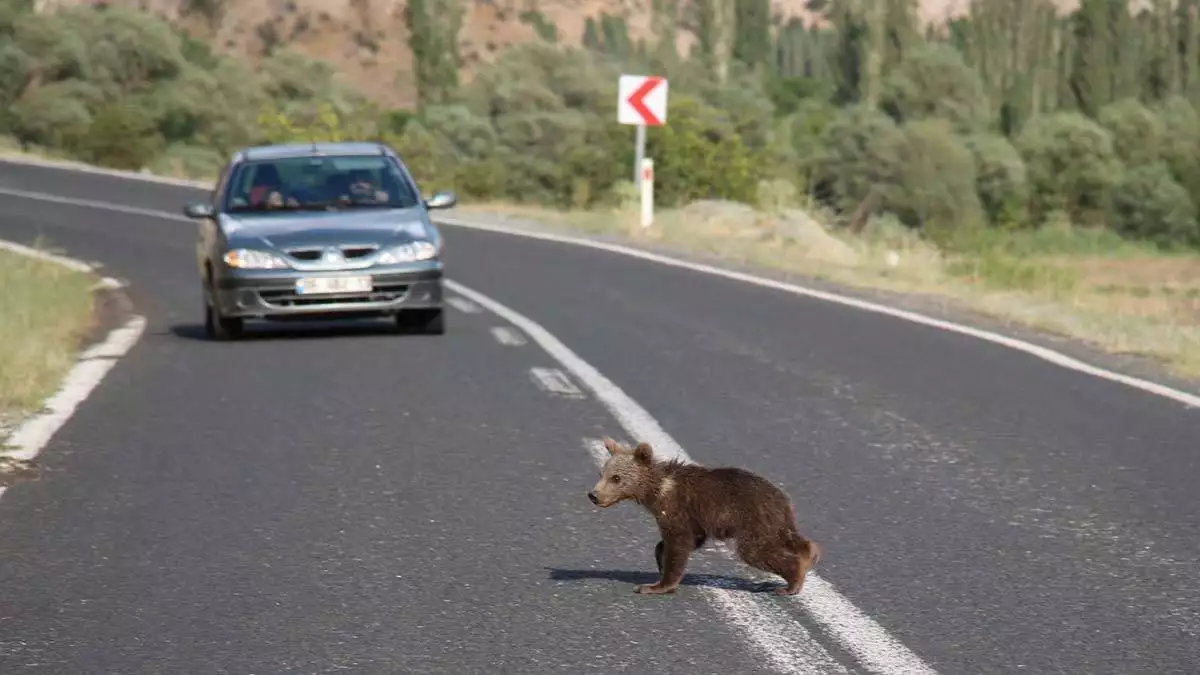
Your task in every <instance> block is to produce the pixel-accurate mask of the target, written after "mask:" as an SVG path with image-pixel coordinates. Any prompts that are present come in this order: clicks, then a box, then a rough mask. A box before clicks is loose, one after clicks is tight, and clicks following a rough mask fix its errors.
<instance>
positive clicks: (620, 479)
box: [587, 438, 654, 507]
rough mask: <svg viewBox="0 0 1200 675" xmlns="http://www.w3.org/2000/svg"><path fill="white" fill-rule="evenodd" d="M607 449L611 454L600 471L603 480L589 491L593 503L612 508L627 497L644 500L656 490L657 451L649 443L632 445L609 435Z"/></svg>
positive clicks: (589, 497) (605, 443)
mask: <svg viewBox="0 0 1200 675" xmlns="http://www.w3.org/2000/svg"><path fill="white" fill-rule="evenodd" d="M604 448H605V449H606V450H608V453H609V455H611V456H610V457H609V458H608V461H607V462H605V463H604V468H602V469H601V470H600V481H599V482H597V483H596V486H595V487H593V488H592V490H591V491H590V492H588V495H587V496H588V499H590V500H592V503H593V504H595V505H596V506H600V507H609V506H612V505H613V504H616V503H617V502H620V501H622V500H625V499H632V500H634V501H641V500H642V496H643V495H647V494H650V493H652V492H653V491H654V485H653V482H654V451H653V450H651V449H650V444H649V443H638V444H637V446H636V447H633V448H629V447H626V446H624V445H621V444H620V443H618V442H616V441H614V440H613V439H611V438H606V439H604Z"/></svg>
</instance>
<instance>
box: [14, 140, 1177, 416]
mask: <svg viewBox="0 0 1200 675" xmlns="http://www.w3.org/2000/svg"><path fill="white" fill-rule="evenodd" d="M6 159H7V161H8V162H9V163H12V164H30V165H34V166H50V167H54V168H58V169H62V170H64V171H79V172H80V173H96V174H101V175H106V176H113V177H115V178H125V179H129V180H138V181H143V182H147V183H158V184H162V185H186V186H188V187H196V188H202V189H209V188H211V187H212V186H211V184H210V183H205V182H195V183H193V182H188V181H177V180H172V179H167V178H161V177H158V176H146V175H142V174H135V173H122V172H119V171H109V170H92V169H90V168H89V169H79V168H76V167H74V166H71V165H57V164H54V163H50V162H28V161H25V159H24V158H0V163H3V162H4V161H5V160H6ZM0 194H4V195H9V196H13V197H22V198H25V199H38V200H42V201H48V202H57V203H61V204H75V205H79V206H88V207H91V208H97V209H107V210H110V211H116V212H119V213H133V214H138V215H149V216H155V217H159V218H166V219H168V220H176V221H186V222H190V221H188V219H187V218H185V217H184V216H182V215H176V214H174V213H171V212H169V211H158V210H154V209H139V208H136V207H131V206H122V205H120V204H109V203H106V202H97V201H92V200H87V199H73V198H70V197H60V196H58V195H52V194H48V193H44V192H32V191H28V190H14V189H11V188H2V187H0ZM437 222H440V223H444V224H446V225H450V226H452V227H462V228H465V229H473V230H482V231H486V232H495V233H498V234H507V235H509V236H514V237H526V238H528V239H539V240H542V241H552V242H556V243H560V244H570V245H572V246H582V247H584V248H591V249H595V250H600V251H608V252H609V253H617V254H620V255H625V256H629V257H631V258H638V259H641V260H647V261H650V262H655V263H658V264H660V265H666V266H668V267H677V268H680V269H686V270H690V271H693V272H699V273H702V274H711V275H714V276H719V277H724V278H726V279H732V280H734V281H741V282H744V283H748V284H754V285H755V286H762V287H765V288H772V289H775V290H778V291H783V292H785V293H791V294H793V295H803V296H806V297H810V298H814V299H817V300H824V301H826V302H832V303H834V304H838V305H842V306H845V307H853V308H855V309H859V310H863V311H866V312H873V313H875V314H883V315H886V316H890V317H892V318H896V319H901V320H904V321H909V322H912V323H917V324H921V325H924V326H929V327H931V328H937V329H939V330H944V331H947V332H950V333H958V334H960V335H966V336H968V337H973V338H976V339H979V340H983V341H985V342H991V343H993V344H997V345H1000V346H1002V347H1008V348H1009V349H1013V350H1015V351H1019V352H1024V353H1026V354H1029V355H1030V356H1034V357H1036V358H1039V359H1042V360H1043V361H1046V362H1048V363H1051V364H1053V365H1056V366H1059V367H1061V368H1066V369H1067V370H1074V371H1076V372H1080V373H1084V374H1086V375H1091V376H1093V377H1098V378H1100V379H1103V380H1108V381H1110V382H1118V383H1120V384H1124V385H1127V386H1130V387H1133V388H1135V389H1140V390H1142V391H1144V392H1147V393H1150V394H1154V395H1156V396H1161V397H1163V398H1168V399H1171V400H1173V401H1177V402H1179V403H1182V404H1184V405H1185V406H1188V407H1190V408H1200V395H1197V394H1194V393H1190V392H1186V391H1182V390H1180V389H1175V388H1173V387H1168V386H1166V385H1163V384H1159V383H1157V382H1151V381H1149V380H1144V379H1141V378H1137V377H1133V376H1130V375H1125V374H1123V373H1118V372H1115V371H1111V370H1107V369H1105V368H1100V367H1099V366H1093V365H1092V364H1090V363H1086V362H1083V361H1080V360H1079V359H1076V358H1073V357H1071V356H1067V355H1066V354H1063V353H1062V352H1058V351H1055V350H1053V349H1049V348H1047V347H1042V346H1040V345H1036V344H1033V343H1031V342H1026V341H1025V340H1019V339H1017V338H1014V337H1009V336H1007V335H1001V334H1000V333H994V332H992V331H987V330H983V329H980V328H973V327H971V326H966V325H963V324H958V323H954V322H952V321H944V320H942V319H935V318H933V317H930V316H926V315H924V314H919V313H917V312H910V311H908V310H904V309H897V308H895V307H888V306H887V305H881V304H878V303H874V302H868V301H866V300H860V299H858V298H854V297H850V296H848V295H839V294H837V293H831V292H828V291H819V290H817V289H814V288H808V287H805V286H800V285H797V284H792V283H787V282H783V281H776V280H774V279H767V278H765V277H759V276H755V275H753V274H747V273H745V272H737V271H734V270H728V269H722V268H720V267H715V266H713V265H705V264H703V263H694V262H689V261H686V260H680V259H678V258H672V257H670V256H666V255H662V254H659V253H651V252H649V251H642V250H639V249H636V248H633V247H630V246H622V245H621V244H610V243H608V242H602V241H591V240H589V239H584V238H582V237H572V236H569V235H561V234H552V233H547V232H531V231H526V230H520V229H516V228H510V227H503V226H499V225H486V224H483V223H473V222H470V221H465V220H459V219H458V218H449V217H443V216H438V217H437Z"/></svg>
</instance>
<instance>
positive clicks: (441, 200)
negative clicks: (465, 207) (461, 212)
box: [425, 192, 458, 210]
mask: <svg viewBox="0 0 1200 675" xmlns="http://www.w3.org/2000/svg"><path fill="white" fill-rule="evenodd" d="M457 203H458V196H457V195H455V194H454V193H453V192H438V193H435V194H434V195H433V196H432V197H430V198H429V199H426V200H425V208H427V209H430V210H433V209H449V208H452V207H453V206H454V205H455V204H457Z"/></svg>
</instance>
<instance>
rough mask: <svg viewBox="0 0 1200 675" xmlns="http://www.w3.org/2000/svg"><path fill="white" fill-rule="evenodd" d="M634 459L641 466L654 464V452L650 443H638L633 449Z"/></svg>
mask: <svg viewBox="0 0 1200 675" xmlns="http://www.w3.org/2000/svg"><path fill="white" fill-rule="evenodd" d="M633 459H634V461H637V462H639V463H641V464H652V463H653V462H654V450H653V449H651V447H650V444H649V443H644V442H643V443H638V444H637V447H636V448H634V449H633Z"/></svg>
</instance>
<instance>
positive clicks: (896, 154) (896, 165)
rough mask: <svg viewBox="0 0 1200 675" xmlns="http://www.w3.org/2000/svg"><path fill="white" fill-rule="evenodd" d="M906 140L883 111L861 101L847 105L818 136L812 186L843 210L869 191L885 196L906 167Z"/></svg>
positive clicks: (891, 193)
mask: <svg viewBox="0 0 1200 675" xmlns="http://www.w3.org/2000/svg"><path fill="white" fill-rule="evenodd" d="M906 144H907V139H906V138H905V135H904V131H903V130H902V129H901V128H900V127H899V126H897V125H896V123H895V122H894V121H893V120H892V119H891V118H890V117H888V116H887V115H885V114H884V113H882V112H880V111H878V110H874V109H872V108H868V107H865V106H861V105H860V106H853V107H850V108H847V109H845V110H843V111H842V113H841V114H840V115H838V116H837V118H836V119H834V120H833V121H832V123H830V124H829V125H828V126H827V127H826V128H825V130H824V133H823V134H822V136H821V139H820V150H819V155H818V156H817V157H816V158H815V161H814V166H813V180H814V189H815V190H816V191H817V193H818V194H820V195H821V196H823V197H825V198H826V199H828V200H829V201H831V202H832V203H833V204H834V205H835V206H836V207H837V208H839V209H841V210H842V211H844V212H849V211H852V210H854V209H855V208H857V207H858V206H859V205H860V204H861V203H862V202H863V201H864V200H866V199H867V198H868V197H869V196H871V194H872V193H877V194H878V195H879V196H880V197H881V198H882V199H883V200H884V201H889V200H890V199H892V198H893V197H894V194H895V189H896V186H897V185H899V184H900V180H901V177H902V175H903V172H904V170H905V167H904V161H905V150H906Z"/></svg>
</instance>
